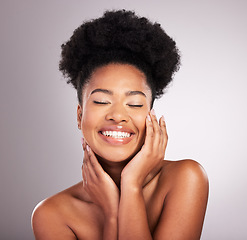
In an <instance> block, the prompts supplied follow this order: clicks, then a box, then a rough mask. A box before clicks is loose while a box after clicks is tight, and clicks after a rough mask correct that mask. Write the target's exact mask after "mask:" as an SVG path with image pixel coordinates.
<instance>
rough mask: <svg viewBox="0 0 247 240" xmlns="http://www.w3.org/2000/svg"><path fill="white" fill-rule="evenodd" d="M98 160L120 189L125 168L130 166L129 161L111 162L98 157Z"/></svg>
mask: <svg viewBox="0 0 247 240" xmlns="http://www.w3.org/2000/svg"><path fill="white" fill-rule="evenodd" d="M97 159H98V161H99V163H100V165H101V166H102V168H103V169H104V171H105V172H106V173H107V174H108V175H109V176H110V177H111V178H112V180H113V181H114V182H115V184H116V185H117V187H118V188H119V189H120V181H121V173H122V170H123V169H124V167H125V166H126V165H127V164H128V162H129V160H125V161H122V162H111V161H108V160H105V159H101V158H100V157H99V156H97Z"/></svg>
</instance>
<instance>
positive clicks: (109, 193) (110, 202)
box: [82, 141, 119, 218]
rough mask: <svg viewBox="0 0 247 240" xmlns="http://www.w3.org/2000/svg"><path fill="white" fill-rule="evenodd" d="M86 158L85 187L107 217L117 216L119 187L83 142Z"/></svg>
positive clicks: (84, 162)
mask: <svg viewBox="0 0 247 240" xmlns="http://www.w3.org/2000/svg"><path fill="white" fill-rule="evenodd" d="M83 150H84V159H83V165H82V177H83V187H84V189H85V190H86V192H87V193H88V194H89V195H90V197H91V198H92V201H93V202H94V203H95V204H96V205H98V206H99V207H100V208H101V209H102V211H103V213H104V216H105V217H110V218H111V217H117V215H118V207H119V189H118V188H117V185H116V184H115V182H114V181H113V180H112V178H111V177H110V176H109V175H108V174H107V173H106V172H105V171H104V170H103V168H102V167H101V165H100V164H99V162H98V160H97V158H96V156H95V154H94V152H93V151H92V149H91V148H90V147H89V146H88V145H87V143H85V141H84V143H83Z"/></svg>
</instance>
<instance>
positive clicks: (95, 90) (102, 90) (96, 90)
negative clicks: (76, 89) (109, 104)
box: [90, 88, 147, 97]
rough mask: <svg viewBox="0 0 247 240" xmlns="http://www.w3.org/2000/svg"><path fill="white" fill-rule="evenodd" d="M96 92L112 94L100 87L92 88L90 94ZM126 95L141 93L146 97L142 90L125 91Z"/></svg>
mask: <svg viewBox="0 0 247 240" xmlns="http://www.w3.org/2000/svg"><path fill="white" fill-rule="evenodd" d="M97 92H101V93H105V94H108V95H113V92H112V91H110V90H108V89H102V88H96V89H94V90H93V91H92V92H91V94H90V95H92V94H94V93H97ZM125 95H126V96H133V95H142V96H144V97H147V96H146V94H145V93H144V92H142V91H128V92H126V93H125Z"/></svg>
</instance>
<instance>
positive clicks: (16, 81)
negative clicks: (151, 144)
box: [0, 0, 247, 240]
mask: <svg viewBox="0 0 247 240" xmlns="http://www.w3.org/2000/svg"><path fill="white" fill-rule="evenodd" d="M116 8H126V9H130V10H136V12H137V13H138V14H140V15H143V16H146V17H148V18H150V19H151V20H152V21H158V22H160V23H161V24H162V26H163V28H164V29H165V30H166V31H167V33H168V34H169V35H171V36H172V37H174V39H175V40H176V41H177V44H178V46H179V48H180V50H181V52H182V63H183V64H182V67H181V69H180V72H179V73H178V74H176V76H175V80H174V83H173V84H172V85H171V87H170V88H169V89H168V91H167V93H166V95H165V96H164V97H163V98H162V99H161V100H159V101H158V102H157V103H156V105H155V110H156V112H157V114H158V115H159V116H160V115H161V114H164V115H165V118H166V122H167V127H168V133H169V144H168V148H167V155H166V158H167V159H172V160H175V159H182V158H192V159H195V160H197V161H199V162H200V163H201V164H202V165H203V166H204V168H205V169H206V171H207V173H208V176H209V179H210V196H209V203H208V211H207V214H206V219H205V225H204V229H203V234H202V239H204V240H205V239H209V240H211V239H212V240H214V239H215V240H218V239H224V240H227V239H232V240H236V239H237V240H242V239H247V231H246V215H247V207H246V198H247V193H246V189H247V188H246V187H247V186H246V185H247V175H246V173H245V172H246V167H247V164H246V160H247V153H246V149H245V146H244V145H246V134H247V131H246V130H247V124H246V123H247V108H246V102H247V96H246V75H247V70H246V69H247V67H246V63H247V47H246V43H247V26H246V23H247V14H246V9H247V2H246V1H244V0H243V1H240V0H232V1H229V0H228V1H227V0H218V1H217V0H214V1H213V0H208V1H198V0H188V1H182V0H181V1H178V0H175V1H174V0H173V1H152V2H151V1H143V0H136V1H133V0H128V1H123V0H121V1H116V0H115V1H113V0H111V1H110V0H103V1H96V0H90V1H79V0H73V1H69V0H67V1H65V0H56V1H48V0H46V1H31V0H30V1H28V0H23V1H18V0H16V1H13V0H10V1H7V0H6V1H1V2H0V26H1V28H0V31H1V32H0V34H1V37H0V42H1V43H0V48H1V49H0V58H1V59H0V70H1V75H0V76H1V82H0V107H1V110H0V114H1V117H0V121H1V125H0V136H1V144H0V147H1V149H0V157H1V166H0V169H1V173H0V178H1V179H0V184H1V205H0V210H1V212H0V213H1V214H0V217H1V222H0V239H3V240H5V239H8V240H9V239H26V240H28V239H33V235H32V230H31V226H30V218H31V213H32V210H33V208H34V207H35V205H36V204H37V203H38V202H39V201H41V200H42V199H44V198H46V197H48V196H50V195H53V194H54V193H56V192H58V191H61V190H63V189H65V188H67V187H69V186H71V185H73V184H74V183H76V182H78V181H80V178H81V171H80V167H81V160H82V150H81V144H80V133H79V131H78V129H77V123H76V105H77V100H76V92H75V90H74V89H72V87H70V86H68V85H67V84H66V81H65V80H64V79H63V78H62V75H61V73H60V72H59V71H58V62H59V55H60V45H61V44H62V43H63V42H64V41H66V40H67V39H68V38H69V37H70V36H71V34H72V32H73V30H74V29H75V28H76V27H78V26H79V25H80V24H81V23H82V21H84V20H88V19H92V18H95V17H99V16H101V15H102V13H103V11H104V10H105V9H116Z"/></svg>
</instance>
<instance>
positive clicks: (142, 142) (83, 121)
mask: <svg viewBox="0 0 247 240" xmlns="http://www.w3.org/2000/svg"><path fill="white" fill-rule="evenodd" d="M178 68H179V54H178V50H177V48H176V44H175V42H174V41H173V40H172V39H171V38H170V37H169V36H168V35H167V34H166V33H165V32H164V31H163V30H162V29H161V27H160V25H159V24H157V23H155V24H152V23H151V22H149V21H148V20H147V19H146V18H139V17H137V16H136V15H135V14H134V13H133V12H128V11H124V10H122V11H111V12H106V13H105V14H104V16H103V17H101V18H99V19H96V20H93V21H89V22H86V23H84V24H83V25H82V26H80V27H79V28H78V29H76V30H75V31H74V33H73V35H72V37H71V39H70V40H69V41H68V42H67V43H66V44H64V45H62V59H61V62H60V70H61V71H62V72H63V73H64V75H65V76H67V77H68V78H69V80H68V83H72V84H73V86H74V87H75V88H76V89H77V95H78V102H79V104H78V108H77V120H78V128H79V129H80V130H81V132H82V134H83V138H82V147H83V150H84V159H83V165H82V181H81V182H79V183H78V184H76V185H74V186H72V187H70V188H69V189H66V190H64V191H62V192H60V193H58V194H56V195H54V196H52V197H50V198H48V199H46V200H44V201H42V202H41V203H40V204H38V206H37V207H36V208H35V210H34V213H33V216H32V226H33V230H34V234H35V237H36V239H41V240H42V239H45V240H48V239H53V240H54V239H85V240H87V239H95V240H97V239H104V240H106V239H108V240H113V239H114V240H116V239H121V240H123V239H124V240H125V239H128V240H130V239H134V240H137V239H141V240H144V239H157V240H161V239H164V240H165V239H174V240H175V239H176V240H180V239H181V240H185V239H189V240H193V239H200V235H201V230H202V226H203V220H204V215H205V211H206V205H207V198H208V180H207V176H206V174H205V172H204V170H203V169H202V167H201V166H200V165H199V164H198V163H197V162H195V161H192V160H180V161H167V160H164V155H165V149H166V145H167V132H166V125H165V121H164V117H161V118H160V119H159V120H158V119H157V118H156V116H155V112H154V110H153V109H152V106H153V102H154V99H156V98H158V97H159V96H161V95H162V93H163V89H164V88H165V87H166V86H167V85H168V83H169V82H170V81H171V79H172V76H173V73H174V72H175V71H176V70H178Z"/></svg>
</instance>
